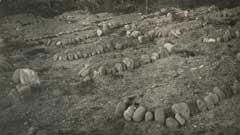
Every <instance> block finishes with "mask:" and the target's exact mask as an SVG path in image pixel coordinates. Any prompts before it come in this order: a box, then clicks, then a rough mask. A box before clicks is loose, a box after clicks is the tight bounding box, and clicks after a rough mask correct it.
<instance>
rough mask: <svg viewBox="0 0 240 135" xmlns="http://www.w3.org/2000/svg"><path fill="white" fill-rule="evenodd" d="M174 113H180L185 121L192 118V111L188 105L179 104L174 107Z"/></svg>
mask: <svg viewBox="0 0 240 135" xmlns="http://www.w3.org/2000/svg"><path fill="white" fill-rule="evenodd" d="M172 111H173V112H174V113H179V114H180V115H181V116H182V117H183V118H184V119H185V120H188V119H189V118H190V109H189V107H188V105H187V104H186V103H177V104H174V105H173V106H172Z"/></svg>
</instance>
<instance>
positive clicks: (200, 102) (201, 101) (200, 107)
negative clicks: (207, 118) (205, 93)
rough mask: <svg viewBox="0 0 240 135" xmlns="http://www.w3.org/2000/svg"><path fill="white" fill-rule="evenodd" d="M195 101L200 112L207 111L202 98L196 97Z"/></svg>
mask: <svg viewBox="0 0 240 135" xmlns="http://www.w3.org/2000/svg"><path fill="white" fill-rule="evenodd" d="M196 102H197V106H198V109H199V110H200V111H201V112H205V111H207V105H206V103H205V102H204V101H203V100H201V99H198V100H197V101H196Z"/></svg>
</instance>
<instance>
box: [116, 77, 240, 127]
mask: <svg viewBox="0 0 240 135" xmlns="http://www.w3.org/2000/svg"><path fill="white" fill-rule="evenodd" d="M239 93H240V82H239V81H238V80H235V81H234V83H233V84H232V86H231V88H230V89H222V90H221V89H220V88H218V87H214V88H213V90H212V92H210V93H208V94H207V96H205V97H204V98H203V99H197V100H196V101H192V102H186V103H184V102H181V103H176V104H173V105H172V106H171V108H155V109H154V111H151V109H147V108H146V107H144V106H142V105H140V104H139V103H136V102H135V101H134V100H135V98H136V96H134V97H133V96H129V97H127V98H124V100H123V101H120V102H119V103H118V104H117V106H116V109H115V115H116V116H117V117H120V118H124V119H125V120H126V121H134V122H141V121H146V122H149V121H156V122H157V123H159V124H161V125H165V126H166V127H168V128H178V127H180V126H184V125H185V124H187V122H188V120H189V119H190V117H192V116H194V115H196V114H198V113H200V112H206V111H208V110H212V109H214V108H215V107H216V106H217V105H218V104H219V103H220V102H221V101H223V100H224V99H227V98H231V97H232V96H233V95H237V94H239Z"/></svg>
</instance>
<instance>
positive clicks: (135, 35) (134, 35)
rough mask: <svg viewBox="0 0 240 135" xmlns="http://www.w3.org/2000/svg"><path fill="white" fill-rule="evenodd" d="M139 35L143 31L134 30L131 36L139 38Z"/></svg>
mask: <svg viewBox="0 0 240 135" xmlns="http://www.w3.org/2000/svg"><path fill="white" fill-rule="evenodd" d="M139 35H141V32H140V31H133V32H132V33H131V37H134V38H137V37H138V36H139Z"/></svg>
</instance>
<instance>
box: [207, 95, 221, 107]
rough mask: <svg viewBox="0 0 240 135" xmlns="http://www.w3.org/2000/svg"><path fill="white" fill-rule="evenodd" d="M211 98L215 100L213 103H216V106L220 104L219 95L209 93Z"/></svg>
mask: <svg viewBox="0 0 240 135" xmlns="http://www.w3.org/2000/svg"><path fill="white" fill-rule="evenodd" d="M209 96H211V97H212V99H213V101H214V104H215V105H216V104H218V102H219V99H218V96H217V94H214V93H209Z"/></svg>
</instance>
